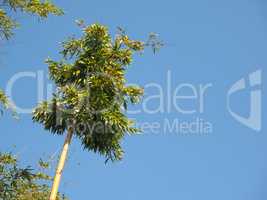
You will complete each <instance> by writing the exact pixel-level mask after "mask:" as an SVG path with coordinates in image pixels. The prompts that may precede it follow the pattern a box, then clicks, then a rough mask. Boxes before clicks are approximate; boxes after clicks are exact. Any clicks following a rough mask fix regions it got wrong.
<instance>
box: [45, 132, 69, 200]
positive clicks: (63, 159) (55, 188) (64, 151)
mask: <svg viewBox="0 0 267 200" xmlns="http://www.w3.org/2000/svg"><path fill="white" fill-rule="evenodd" d="M72 135H73V131H72V130H71V129H69V130H68V134H67V136H66V138H65V142H64V145H63V149H62V153H61V155H60V159H59V162H58V166H57V170H56V174H55V177H54V182H53V186H52V190H51V194H50V198H49V200H56V197H57V193H58V188H59V184H60V179H61V175H62V172H63V169H64V165H65V162H66V159H67V155H68V150H69V146H70V143H71V138H72Z"/></svg>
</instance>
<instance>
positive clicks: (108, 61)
mask: <svg viewBox="0 0 267 200" xmlns="http://www.w3.org/2000/svg"><path fill="white" fill-rule="evenodd" d="M62 46H63V50H62V51H61V55H62V60H60V61H54V60H51V59H48V60H47V61H46V62H47V64H48V66H49V73H50V77H51V79H52V80H53V81H54V82H55V84H56V86H57V88H58V91H57V92H55V94H54V96H53V98H52V100H50V101H45V102H43V103H41V104H40V105H39V106H38V107H37V108H36V109H35V111H34V113H33V120H34V121H36V122H39V123H41V124H43V126H44V128H45V129H46V130H49V131H51V132H52V133H55V134H63V133H64V132H65V131H66V130H67V129H68V128H69V127H70V126H72V127H74V129H72V130H73V131H74V134H75V135H76V136H77V137H78V138H79V139H80V140H81V142H82V145H83V147H84V148H85V149H87V150H92V151H94V152H98V153H100V154H101V155H104V156H105V157H106V158H107V160H109V159H110V160H112V161H114V160H120V159H121V158H122V155H123V150H122V148H121V144H120V141H121V139H122V138H123V137H124V136H125V134H134V133H136V132H138V131H139V130H138V129H137V128H135V127H134V121H132V120H130V119H129V118H128V117H127V116H126V114H125V112H124V111H125V110H126V109H127V106H128V104H135V103H138V102H139V100H140V98H141V96H142V94H143V89H142V88H141V87H139V86H127V84H126V79H125V73H126V70H127V68H128V67H129V65H130V64H131V63H132V57H133V53H134V52H140V51H142V50H143V49H144V43H143V42H141V41H137V40H132V39H130V38H129V36H127V35H126V34H124V33H123V34H117V35H116V36H115V38H114V39H112V37H111V35H110V34H109V32H108V29H107V28H106V27H105V26H102V25H100V24H93V25H90V26H84V27H83V35H82V36H81V37H80V38H75V37H71V38H69V39H68V40H67V41H65V42H63V43H62Z"/></svg>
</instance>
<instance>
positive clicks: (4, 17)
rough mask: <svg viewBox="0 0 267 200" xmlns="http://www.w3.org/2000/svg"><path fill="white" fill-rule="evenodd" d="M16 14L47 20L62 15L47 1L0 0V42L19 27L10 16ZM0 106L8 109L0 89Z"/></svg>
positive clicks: (6, 100) (9, 36)
mask: <svg viewBox="0 0 267 200" xmlns="http://www.w3.org/2000/svg"><path fill="white" fill-rule="evenodd" d="M16 12H22V13H28V14H32V15H35V16H38V17H40V18H41V19H44V18H47V17H48V15H49V14H53V15H62V14H63V11H62V10H61V9H59V8H58V7H56V6H55V5H54V4H52V3H51V2H50V1H48V0H45V1H41V0H0V40H9V39H10V38H11V36H13V31H14V29H15V28H17V27H18V26H19V24H18V22H17V21H16V20H14V19H12V18H11V16H10V15H11V14H12V13H16ZM8 13H9V14H8ZM0 104H1V105H2V106H3V107H4V108H7V107H8V99H7V97H6V96H5V94H4V92H3V91H2V90H1V89H0ZM1 112H2V110H1Z"/></svg>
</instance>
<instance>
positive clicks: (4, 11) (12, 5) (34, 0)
mask: <svg viewBox="0 0 267 200" xmlns="http://www.w3.org/2000/svg"><path fill="white" fill-rule="evenodd" d="M0 3H1V4H0V36H1V38H4V39H9V38H10V37H11V36H12V35H13V29H14V28H16V27H17V26H18V22H17V21H16V20H15V19H13V18H12V17H11V15H13V13H15V12H23V13H28V14H33V15H36V16H39V17H40V18H47V17H48V15H49V14H54V15H62V14H63V12H62V10H61V9H59V8H58V7H56V6H55V5H54V4H52V3H51V2H50V1H48V0H45V1H42V0H1V1H0Z"/></svg>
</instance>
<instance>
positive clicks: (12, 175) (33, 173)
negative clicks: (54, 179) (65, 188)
mask: <svg viewBox="0 0 267 200" xmlns="http://www.w3.org/2000/svg"><path fill="white" fill-rule="evenodd" d="M39 166H40V170H33V169H31V168H30V167H26V168H21V167H19V164H18V161H17V159H16V158H15V156H13V155H12V154H11V153H4V154H3V153H1V152H0V200H47V199H48V197H49V194H50V189H49V186H48V185H47V184H46V182H47V181H48V182H50V181H51V177H50V176H48V175H47V174H46V173H44V172H43V171H44V169H46V168H47V167H48V166H49V165H48V163H46V162H43V161H42V160H40V161H39ZM56 199H57V200H67V199H66V197H65V196H64V195H60V194H57V198H56Z"/></svg>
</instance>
